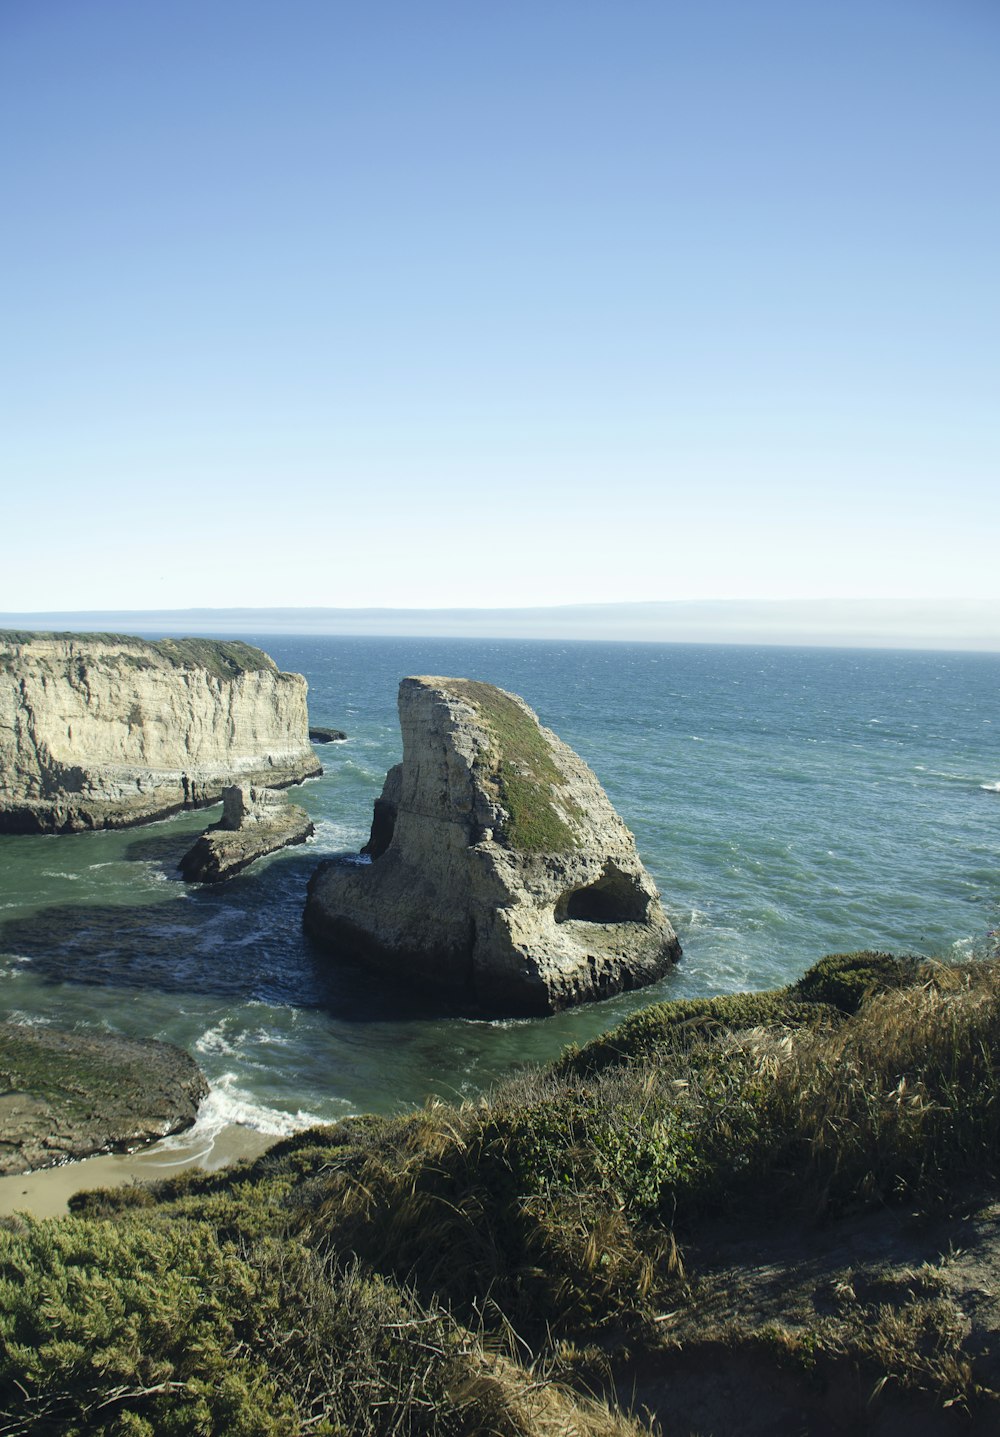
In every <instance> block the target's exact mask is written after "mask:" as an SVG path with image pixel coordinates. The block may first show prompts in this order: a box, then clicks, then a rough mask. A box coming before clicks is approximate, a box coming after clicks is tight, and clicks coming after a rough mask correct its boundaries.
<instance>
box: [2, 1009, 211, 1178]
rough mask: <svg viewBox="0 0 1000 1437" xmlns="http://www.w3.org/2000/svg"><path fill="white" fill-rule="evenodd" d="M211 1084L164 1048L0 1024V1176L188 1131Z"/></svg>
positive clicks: (167, 1046)
mask: <svg viewBox="0 0 1000 1437" xmlns="http://www.w3.org/2000/svg"><path fill="white" fill-rule="evenodd" d="M207 1094H208V1084H207V1083H206V1081H205V1079H204V1076H203V1075H202V1072H201V1070H200V1068H199V1067H198V1065H197V1063H196V1062H195V1061H194V1059H193V1058H191V1057H189V1056H188V1054H187V1053H183V1052H181V1050H180V1049H179V1048H175V1047H173V1046H172V1044H170V1043H159V1042H150V1041H145V1042H139V1041H137V1040H135V1039H132V1038H120V1037H116V1036H114V1035H112V1034H110V1033H80V1032H72V1033H71V1032H66V1031H64V1030H62V1029H59V1028H49V1027H45V1026H42V1025H40V1024H20V1023H0V1174H7V1173H23V1172H28V1171H30V1170H32V1169H35V1168H48V1167H54V1166H55V1165H56V1164H57V1163H64V1162H67V1161H69V1159H70V1158H86V1157H89V1156H90V1155H91V1154H92V1153H105V1152H122V1151H128V1150H131V1149H132V1148H135V1147H139V1146H141V1145H142V1144H143V1143H148V1142H152V1141H153V1140H154V1139H156V1138H164V1137H166V1136H167V1134H168V1133H176V1132H180V1131H182V1130H183V1129H184V1128H189V1127H190V1126H191V1124H192V1123H193V1122H194V1120H195V1115H196V1113H197V1111H198V1104H199V1103H200V1102H201V1100H202V1098H204V1097H205V1096H207Z"/></svg>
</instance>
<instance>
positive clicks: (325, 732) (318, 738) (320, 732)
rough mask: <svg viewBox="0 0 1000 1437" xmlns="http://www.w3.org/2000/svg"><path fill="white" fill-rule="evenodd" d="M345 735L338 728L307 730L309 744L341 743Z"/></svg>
mask: <svg viewBox="0 0 1000 1437" xmlns="http://www.w3.org/2000/svg"><path fill="white" fill-rule="evenodd" d="M346 738H347V734H346V733H344V730H343V729H340V728H322V727H320V728H311V729H310V730H309V742H310V743H343V742H344V740H345V739H346Z"/></svg>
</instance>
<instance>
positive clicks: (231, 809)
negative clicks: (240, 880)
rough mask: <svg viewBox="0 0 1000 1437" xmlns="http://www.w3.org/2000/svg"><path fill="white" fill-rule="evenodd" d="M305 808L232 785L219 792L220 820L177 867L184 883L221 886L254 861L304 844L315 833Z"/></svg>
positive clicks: (267, 791)
mask: <svg viewBox="0 0 1000 1437" xmlns="http://www.w3.org/2000/svg"><path fill="white" fill-rule="evenodd" d="M314 831H315V830H314V828H313V823H312V819H311V818H310V817H309V815H308V813H306V811H305V809H304V808H299V806H298V804H295V803H289V802H288V799H287V798H286V796H285V795H284V794H283V793H275V792H274V791H273V790H272V789H269V788H254V786H253V785H252V784H249V783H234V784H231V785H230V786H229V787H228V788H224V789H223V790H222V818H221V819H220V820H219V822H218V823H216V824H213V825H212V827H211V828H208V829H206V831H205V832H204V833H203V834H202V835H201V837H200V838H199V839H198V840H197V842H196V843H195V844H194V846H193V847H192V848H189V849H188V851H187V853H185V855H184V857H183V858H182V859H181V861H180V863H179V864H178V867H179V868H180V871H181V877H182V878H183V879H184V880H185V882H187V883H223V882H224V881H225V880H226V879H227V878H232V877H233V876H234V874H237V873H242V872H243V870H244V868H249V867H250V865H251V863H256V862H257V860H258V858H266V857H267V855H268V854H269V853H277V851H278V850H279V849H280V848H290V847H291V846H292V845H293V844H296V843H305V841H306V839H308V838H312V836H313V833H314Z"/></svg>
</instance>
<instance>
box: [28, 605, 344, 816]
mask: <svg viewBox="0 0 1000 1437" xmlns="http://www.w3.org/2000/svg"><path fill="white" fill-rule="evenodd" d="M320 772H322V768H321V765H320V763H319V761H318V760H317V758H316V756H315V754H314V753H313V751H312V748H311V747H310V744H309V741H308V718H307V714H306V681H305V679H304V678H302V676H301V675H300V674H285V673H281V672H280V671H279V670H278V668H277V665H276V664H275V663H274V661H273V660H272V659H270V658H269V657H268V656H267V654H265V653H262V652H261V650H259V649H254V648H251V647H250V646H249V645H248V644H241V643H231V642H230V643H217V642H214V641H212V640H208V639H183V640H172V639H164V640H159V641H157V642H153V641H147V640H143V639H135V638H129V637H124V636H119V635H106V634H11V633H0V831H6V832H22V833H23V832H38V833H58V832H68V831H73V830H77V829H86V828H118V827H123V826H125V825H128V824H133V823H142V822H144V821H147V820H149V819H152V818H159V817H162V816H164V815H165V814H168V813H172V812H175V811H176V810H177V809H180V808H190V807H196V806H199V805H201V804H205V803H211V802H214V801H215V800H216V799H218V798H219V797H220V795H221V793H222V789H223V788H224V787H225V786H226V785H227V784H230V783H233V782H235V781H240V782H248V783H254V784H257V785H260V786H262V787H268V788H282V787H286V786H287V785H288V784H292V783H297V782H299V781H300V780H301V779H303V778H308V777H311V776H313V775H315V774H318V773H320Z"/></svg>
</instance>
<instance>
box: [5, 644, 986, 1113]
mask: <svg viewBox="0 0 1000 1437" xmlns="http://www.w3.org/2000/svg"><path fill="white" fill-rule="evenodd" d="M247 637H248V638H249V639H250V641H251V642H255V643H259V644H260V645H261V646H262V647H264V648H265V649H267V650H268V652H269V653H271V654H272V656H273V657H274V658H275V659H276V661H277V662H278V663H279V664H280V665H281V667H282V668H285V669H293V670H297V671H298V672H301V673H304V674H305V675H306V677H307V678H308V680H309V684H310V715H311V718H312V721H313V722H314V723H325V724H330V725H335V726H337V727H340V728H343V729H344V730H346V731H347V733H348V735H349V738H348V741H347V742H346V743H343V744H336V745H324V746H322V747H321V748H320V749H319V750H318V751H319V753H320V756H321V758H322V761H323V763H324V765H325V773H324V775H323V777H322V778H321V779H319V780H316V781H314V782H310V783H308V784H305V785H303V787H302V788H301V789H299V790H295V791H293V794H292V796H293V798H294V799H295V800H296V801H298V802H300V803H302V804H304V806H305V807H307V808H308V809H309V811H310V813H311V814H312V815H313V818H314V821H315V823H316V827H317V834H316V838H315V839H314V840H313V841H312V842H310V843H309V844H308V845H306V846H305V847H303V848H298V849H294V850H288V851H286V852H284V853H282V854H278V855H275V856H274V857H272V858H270V859H268V860H265V861H264V862H263V863H261V864H259V865H257V866H256V867H255V868H254V869H252V870H250V871H249V872H248V873H246V874H243V875H240V876H238V877H237V878H236V879H234V880H232V881H231V882H230V883H229V884H226V885H223V886H221V887H219V888H206V889H191V888H187V887H186V886H185V885H184V884H183V883H182V882H181V881H180V879H179V877H178V875H177V872H176V863H177V860H178V858H179V857H180V855H181V854H182V853H183V852H184V850H185V849H186V848H187V847H188V846H189V845H190V843H191V842H192V841H193V837H194V835H196V834H197V833H199V832H200V831H201V830H202V829H203V828H204V827H205V825H206V823H207V822H210V821H213V820H214V818H215V816H216V814H215V812H214V811H213V810H207V811H206V810H203V811H201V812H199V813H194V814H186V815H183V816H180V817H178V818H175V819H171V820H167V821H165V822H162V823H156V824H152V825H149V826H148V827H144V828H141V829H132V830H130V831H128V832H125V833H94V834H77V835H70V836H60V837H52V838H44V837H0V1016H10V1015H14V1016H17V1017H19V1018H23V1019H28V1020H30V1021H35V1022H53V1023H60V1024H80V1025H83V1026H87V1027H104V1028H108V1029H111V1030H113V1031H116V1032H121V1033H125V1034H129V1035H134V1036H139V1037H159V1038H168V1039H170V1040H171V1041H173V1042H176V1043H179V1044H180V1045H181V1046H183V1047H185V1048H187V1049H188V1050H189V1051H191V1052H192V1053H193V1054H194V1055H195V1056H196V1057H197V1058H198V1060H199V1062H200V1063H201V1064H202V1067H203V1068H204V1069H205V1071H206V1073H207V1074H208V1076H209V1078H210V1081H211V1083H212V1085H213V1094H212V1097H211V1099H210V1100H209V1104H208V1109H207V1110H206V1111H207V1119H206V1120H207V1121H221V1120H222V1119H224V1118H228V1119H239V1120H242V1121H246V1122H250V1123H251V1124H254V1125H256V1126H258V1127H260V1128H262V1129H263V1130H264V1131H268V1132H286V1131H291V1130H293V1129H294V1128H296V1127H298V1126H302V1125H304V1124H306V1123H308V1122H310V1121H314V1120H324V1121H328V1120H332V1119H334V1118H337V1117H340V1116H343V1115H345V1114H347V1113H350V1112H357V1111H359V1110H365V1109H368V1110H376V1111H392V1110H396V1109H399V1108H400V1107H403V1106H405V1105H409V1104H413V1103H418V1102H421V1101H423V1100H424V1098H425V1097H427V1096H428V1095H429V1094H432V1093H433V1094H437V1095H440V1096H443V1097H446V1098H455V1097H463V1096H472V1095H474V1094H475V1093H477V1092H480V1091H482V1090H483V1089H484V1088H485V1087H488V1086H489V1084H490V1083H491V1082H493V1081H494V1080H495V1079H497V1078H498V1077H499V1076H501V1075H502V1074H503V1073H505V1072H507V1071H509V1070H510V1069H511V1068H513V1067H514V1066H516V1065H517V1064H520V1063H524V1062H529V1061H540V1060H545V1059H548V1058H551V1057H553V1056H554V1055H555V1054H557V1053H558V1052H559V1051H560V1049H561V1048H562V1047H563V1046H564V1045H565V1044H566V1043H569V1042H581V1041H585V1040H586V1039H587V1038H588V1037H590V1036H592V1035H593V1034H595V1033H597V1032H599V1031H601V1030H602V1029H604V1028H606V1027H608V1026H610V1025H611V1024H612V1023H614V1022H616V1021H618V1020H620V1019H621V1018H622V1017H623V1016H624V1015H625V1014H626V1013H628V1012H630V1011H632V1010H633V1009H635V1008H637V1007H640V1006H642V1005H643V1004H644V1003H647V1002H650V1001H652V1000H654V999H659V998H673V997H689V996H693V995H705V994H713V993H719V992H728V991H733V990H736V989H743V988H764V987H771V986H774V985H777V984H780V983H784V982H787V981H789V980H790V979H793V978H795V977H796V976H798V975H799V974H800V973H802V972H803V970H804V969H805V968H806V967H808V966H809V965H810V964H811V963H812V962H814V961H815V960H816V959H817V958H818V957H820V956H821V955H822V954H824V953H828V952H834V951H843V950H847V949H852V948H859V947H879V948H888V949H892V950H895V951H909V952H919V953H923V954H927V955H931V956H935V955H936V956H941V957H944V958H949V957H963V956H967V955H970V954H973V953H976V952H983V951H985V950H986V948H987V947H988V946H989V944H990V943H991V942H992V941H993V940H988V938H987V934H988V932H989V930H991V929H992V928H993V927H994V926H995V925H996V923H997V917H998V914H997V902H998V898H1000V842H998V837H1000V742H998V739H1000V733H998V728H1000V718H998V717H997V715H996V695H997V692H998V680H1000V655H997V654H966V653H913V652H888V651H871V650H857V651H846V650H831V649H788V648H784V649H782V648H746V647H724V646H698V645H660V644H612V643H582V642H580V643H568V642H556V641H553V642H540V641H539V642H532V641H516V642H515V641H501V640H483V641H477V640H471V639H465V640H445V639H416V638H408V639H374V638H320V637H310V638H290V637H288V636H280V637H269V636H267V635H263V634H260V635H247ZM413 673H437V674H451V675H465V676H469V677H473V678H480V679H486V680H488V681H490V682H493V683H498V684H501V685H502V686H503V687H505V688H509V689H512V690H513V691H514V692H516V693H519V694H521V695H522V696H523V697H524V698H525V699H527V701H528V702H529V703H530V704H531V705H532V706H533V707H534V708H535V709H536V710H537V711H538V713H539V715H540V717H541V718H542V720H543V721H544V722H545V723H547V724H548V725H550V726H551V727H552V728H554V729H555V730H556V732H557V733H558V734H559V735H560V736H561V737H562V738H564V739H565V740H566V741H567V742H568V743H569V744H570V745H571V746H572V747H573V748H575V749H576V750H577V751H578V752H579V753H580V754H581V755H582V756H583V757H584V758H585V759H586V760H587V761H588V762H589V763H590V765H591V767H592V768H593V769H594V770H595V771H596V773H597V775H598V777H599V778H600V779H601V781H602V783H603V784H604V786H605V788H606V789H607V792H608V794H609V796H610V798H611V800H612V802H613V803H614V804H615V806H616V808H617V809H618V811H619V812H620V813H621V814H622V816H623V817H624V819H625V821H626V822H627V823H628V825H629V826H630V827H631V829H632V830H633V832H634V833H635V835H636V838H637V841H638V845H639V850H640V853H641V855H642V857H643V859H644V861H645V862H646V865H647V867H648V868H649V869H650V871H651V872H652V874H653V876H654V878H655V879H656V881H657V883H658V885H659V887H660V890H661V892H662V895H663V901H664V905H665V907H666V909H667V911H668V913H669V915H670V917H671V919H672V921H673V923H674V926H675V927H676V929H677V931H678V934H679V936H680V939H681V943H682V945H683V948H684V956H683V958H682V960H681V962H680V964H679V965H678V966H677V968H676V969H675V970H674V971H673V972H672V973H670V974H669V975H668V976H667V977H666V978H664V979H663V980H662V981H661V982H660V983H658V984H657V985H656V986H655V987H653V988H651V989H646V990H645V991H643V992H642V993H637V994H628V995H625V996H622V997H620V998H617V999H612V1000H610V1001H608V1002H606V1003H601V1004H594V1005H590V1006H588V1007H586V1008H582V1009H578V1010H575V1011H573V1012H570V1013H564V1014H559V1015H557V1016H555V1017H552V1018H547V1019H537V1020H520V1021H506V1022H493V1023H490V1022H485V1021H470V1020H467V1019H462V1018H458V1017H446V1016H442V1015H441V1013H440V1011H438V1010H436V1009H435V1008H433V1007H431V1006H427V1007H423V1006H421V1005H420V1004H419V1003H418V1002H417V1001H416V1000H415V999H414V997H413V995H411V994H407V993H403V992H401V991H399V989H398V987H397V986H395V985H393V984H391V983H389V982H387V981H386V980H385V979H382V978H379V977H376V976H372V975H369V974H366V973H365V972H363V971H359V970H358V969H357V968H354V967H351V966H349V965H347V964H345V963H343V962H342V961H338V959H337V957H336V955H335V954H330V953H328V952H324V951H323V950H321V949H320V948H318V947H316V946H315V945H314V944H312V943H311V942H310V941H309V940H307V939H306V937H305V936H304V934H303V932H302V922H301V918H302V908H303V902H304V896H305V887H306V883H307V881H308V878H309V875H310V873H311V872H312V870H313V869H314V868H315V866H316V863H317V862H318V861H319V860H320V859H322V858H325V857H329V856H332V855H334V854H339V853H345V852H353V851H356V850H357V849H358V848H359V847H360V845H361V844H362V843H363V842H364V841H365V839H366V838H367V834H368V826H369V822H370V818H371V805H372V800H373V799H374V798H375V797H376V796H377V794H378V792H379V791H380V788H381V784H382V779H383V777H384V775H385V771H386V769H387V768H388V767H389V766H390V765H391V764H393V763H395V762H396V761H397V760H398V758H399V755H400V740H399V730H398V724H397V720H396V713H395V695H396V688H397V684H398V681H399V679H400V677H402V676H403V675H405V674H413Z"/></svg>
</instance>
